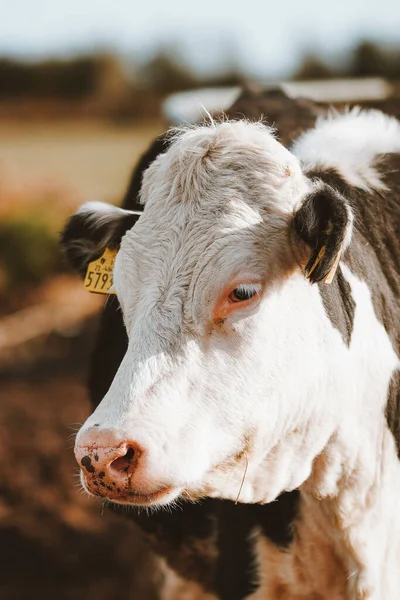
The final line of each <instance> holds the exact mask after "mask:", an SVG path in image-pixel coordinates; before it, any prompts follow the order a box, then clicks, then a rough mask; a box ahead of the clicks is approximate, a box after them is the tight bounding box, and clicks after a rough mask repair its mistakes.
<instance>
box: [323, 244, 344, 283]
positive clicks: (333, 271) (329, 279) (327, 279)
mask: <svg viewBox="0 0 400 600" xmlns="http://www.w3.org/2000/svg"><path fill="white" fill-rule="evenodd" d="M342 245H343V244H340V248H339V252H338V253H337V254H336V258H335V262H334V263H333V265H332V267H331V270H330V271H329V273H328V275H327V276H326V277H325V279H324V283H332V281H333V278H334V277H335V274H336V271H337V268H338V265H339V260H340V257H341V255H342Z"/></svg>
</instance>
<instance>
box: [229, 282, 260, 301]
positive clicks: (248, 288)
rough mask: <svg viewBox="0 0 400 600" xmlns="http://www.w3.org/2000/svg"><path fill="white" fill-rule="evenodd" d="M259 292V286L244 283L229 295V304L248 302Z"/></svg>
mask: <svg viewBox="0 0 400 600" xmlns="http://www.w3.org/2000/svg"><path fill="white" fill-rule="evenodd" d="M259 291H260V289H259V286H257V285H254V284H250V283H242V284H241V285H238V286H237V287H235V289H234V290H232V291H231V293H230V294H229V302H247V301H248V300H251V299H252V298H254V296H256V295H257V294H258V293H259Z"/></svg>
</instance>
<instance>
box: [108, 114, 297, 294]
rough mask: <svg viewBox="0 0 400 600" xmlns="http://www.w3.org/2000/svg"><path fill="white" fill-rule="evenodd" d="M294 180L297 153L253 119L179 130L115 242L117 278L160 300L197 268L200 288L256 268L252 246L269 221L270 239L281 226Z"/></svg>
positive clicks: (182, 286)
mask: <svg viewBox="0 0 400 600" xmlns="http://www.w3.org/2000/svg"><path fill="white" fill-rule="evenodd" d="M301 184H302V174H301V170H300V167H299V165H298V163H297V159H296V158H295V157H294V156H293V155H292V154H291V153H290V152H289V151H287V150H286V149H285V148H284V147H283V146H281V144H279V143H278V142H277V141H276V140H275V138H274V137H273V135H272V134H271V131H270V130H269V129H268V128H266V127H265V126H263V125H261V124H259V123H257V124H251V123H243V122H238V123H223V124H220V125H218V126H214V127H211V126H209V127H198V128H195V129H191V130H188V131H185V132H184V133H182V134H180V135H179V136H178V137H177V138H176V139H175V141H173V143H172V145H171V147H170V148H169V150H168V151H167V152H165V153H164V154H162V155H160V156H159V157H158V158H157V159H156V160H155V161H154V162H153V163H152V165H151V166H150V167H149V169H148V170H147V171H146V173H145V175H144V178H143V186H142V192H141V197H142V201H143V203H144V205H145V208H144V212H143V215H142V216H141V217H140V219H139V221H138V222H137V223H136V224H135V226H134V227H133V228H132V230H131V231H129V232H127V234H126V235H125V237H124V239H123V241H122V244H121V251H120V260H119V264H120V265H122V266H123V269H119V270H118V271H117V277H118V276H120V274H121V272H123V277H124V278H126V281H127V282H131V283H132V285H135V284H137V285H138V286H140V288H141V290H142V291H141V292H138V293H141V294H144V292H143V290H144V289H145V290H146V292H145V294H146V296H147V302H150V299H149V297H150V295H151V294H153V295H154V299H153V300H154V302H157V303H158V304H159V298H161V297H162V298H164V300H165V302H168V299H169V297H170V296H169V293H170V292H171V294H173V296H174V298H175V299H176V298H179V297H182V298H183V297H184V296H185V294H186V291H187V289H188V287H189V286H191V285H192V284H193V280H197V276H198V273H200V272H206V273H208V277H207V278H203V279H202V280H201V281H202V282H203V284H202V285H203V288H204V289H205V288H206V287H207V286H208V285H209V283H210V281H211V282H212V285H214V286H215V285H219V284H221V285H222V284H223V283H227V281H226V280H227V279H228V278H229V277H230V276H232V275H233V274H235V271H239V272H240V270H241V269H242V271H241V272H242V273H243V274H244V272H243V267H246V268H247V269H248V271H249V272H250V271H251V272H252V273H253V274H257V269H258V270H259V271H261V270H262V269H263V268H264V269H265V257H263V264H259V263H260V262H261V261H260V256H259V255H258V256H257V253H255V252H254V249H255V248H260V245H261V243H264V242H268V226H272V229H273V231H274V236H275V237H276V231H277V230H278V229H279V227H281V228H282V229H283V228H284V227H285V225H286V224H287V219H288V215H291V214H292V209H293V204H294V202H295V200H297V199H298V196H299V189H300V188H301ZM258 254H259V253H258ZM127 285H128V284H125V286H124V287H125V290H126V289H127ZM156 296H157V300H156Z"/></svg>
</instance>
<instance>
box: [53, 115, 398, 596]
mask: <svg viewBox="0 0 400 600" xmlns="http://www.w3.org/2000/svg"><path fill="white" fill-rule="evenodd" d="M153 151H154V154H155V155H157V156H154V159H155V160H152V161H151V164H150V166H148V168H147V169H146V170H145V171H144V174H143V180H141V177H142V175H141V169H140V167H139V169H138V171H137V173H136V176H135V177H134V180H133V184H132V187H131V192H130V193H129V194H128V196H127V198H126V203H125V208H124V209H123V210H121V209H115V208H111V207H109V206H107V205H102V204H99V203H95V204H92V203H89V204H87V205H84V206H83V207H82V208H81V209H80V211H79V212H78V213H77V214H76V215H75V216H74V217H72V218H71V220H70V222H69V224H68V225H67V227H66V229H65V232H64V236H63V243H64V246H65V248H66V251H67V256H69V258H70V261H71V262H72V264H73V265H74V266H75V267H76V268H77V269H78V270H80V271H82V272H83V271H84V270H85V268H86V266H87V263H88V261H89V260H91V259H93V258H96V257H97V256H99V255H100V254H101V252H102V251H103V250H104V247H105V246H111V247H113V246H115V247H118V248H119V251H118V254H117V259H116V263H115V268H114V282H115V290H116V293H117V298H116V299H114V300H113V301H112V302H111V303H110V304H109V305H108V306H107V307H106V312H105V314H104V318H103V326H102V331H101V334H100V337H99V343H98V346H97V349H96V360H95V361H94V365H96V366H95V368H94V369H93V371H92V376H91V382H92V383H91V387H92V394H93V397H94V399H95V403H96V404H98V406H97V408H96V409H95V410H94V412H93V414H92V415H91V416H90V417H89V418H88V420H87V421H86V423H85V424H84V426H83V427H82V428H81V430H80V432H79V433H78V436H77V439H76V447H75V453H76V456H77V460H78V462H79V463H80V466H81V468H82V483H83V485H84V487H85V489H86V490H87V491H88V492H89V493H92V494H94V495H99V496H102V497H105V498H108V499H110V500H111V501H112V502H114V503H116V504H122V505H124V504H128V505H140V506H143V505H145V506H156V507H157V506H163V505H170V504H173V503H174V502H176V501H178V502H179V503H180V504H181V502H182V501H184V502H185V504H184V510H183V512H180V511H177V513H176V514H175V515H171V516H169V515H165V514H162V513H156V514H154V515H152V516H150V517H148V518H143V519H142V525H143V526H144V527H145V528H147V529H148V530H150V531H151V530H152V529H153V531H155V532H157V528H159V529H158V533H159V536H160V537H161V538H164V539H165V540H166V543H167V545H168V537H169V534H170V538H171V539H170V543H171V547H173V546H174V541H173V540H174V536H175V534H176V532H177V531H178V532H179V533H178V537H179V542H177V547H179V549H180V550H181V549H182V547H183V546H184V544H185V543H186V544H187V548H192V550H191V552H192V554H191V556H192V557H196V551H195V548H196V547H199V543H198V542H199V540H201V542H202V547H203V549H204V548H206V549H208V550H205V551H203V552H199V553H198V555H197V557H196V558H193V562H194V563H195V564H196V560H198V561H199V564H200V565H202V566H203V567H204V573H205V575H204V583H205V585H206V587H207V588H208V589H210V590H211V591H213V592H214V593H215V594H216V597H219V598H223V599H228V598H229V599H230V600H233V599H234V598H253V599H254V600H256V599H257V600H258V599H260V600H261V599H265V600H276V599H278V598H280V599H286V598H287V599H291V598H292V599H303V598H304V599H306V598H315V599H317V598H320V599H321V600H322V599H329V600H335V599H336V598H337V599H339V598H340V599H342V598H346V599H347V598H349V599H353V598H354V599H357V600H361V599H367V598H368V599H370V600H378V599H382V598H385V600H392V599H393V600H394V599H395V598H396V599H397V598H398V597H399V594H400V570H399V568H398V565H399V564H400V512H399V510H398V508H399V502H400V464H399V459H398V454H399V451H398V446H399V444H400V436H399V375H398V374H399V356H400V343H399V341H400V335H399V334H400V323H399V313H400V308H399V295H400V282H399V258H400V250H399V237H398V236H399V224H400V207H399V201H400V188H399V184H400V174H399V167H400V125H399V123H398V122H397V121H396V120H395V119H393V118H390V117H387V116H385V115H383V114H382V113H380V112H378V111H358V110H353V111H350V112H347V113H343V114H332V115H330V116H327V117H325V118H320V119H319V120H318V121H317V123H316V125H315V126H314V127H312V128H310V129H309V130H308V131H306V132H304V133H302V134H301V135H300V136H299V137H298V138H297V139H296V140H295V142H294V144H293V145H292V147H291V148H290V149H286V148H285V147H284V146H283V145H282V144H281V143H279V142H278V141H277V139H276V137H275V136H274V133H273V132H272V131H271V130H270V129H269V128H268V127H267V126H265V125H263V124H261V123H252V122H249V121H246V120H244V119H241V120H238V121H232V122H231V121H225V122H222V123H217V124H214V123H212V122H211V123H209V124H207V125H202V126H197V127H193V128H189V129H185V130H182V131H180V132H178V133H176V134H175V136H174V137H172V138H166V139H165V140H164V139H163V140H160V141H159V142H158V146H157V144H156V146H155V148H153ZM151 158H153V157H151ZM148 159H149V157H147V160H148ZM144 160H145V161H146V159H144ZM149 162H150V161H149ZM142 166H143V165H142ZM139 189H140V192H139ZM132 190H136V192H139V196H140V204H141V206H142V208H143V213H142V215H141V216H140V217H139V218H138V216H137V215H135V214H132V213H131V212H130V210H137V208H138V204H137V200H138V197H137V195H136V192H135V193H132ZM336 269H337V270H336ZM326 280H332V282H331V283H324V281H326ZM118 304H120V306H121V309H122V313H119V312H118V311H117V310H116V308H117V306H118ZM122 318H123V320H124V325H122ZM123 327H124V328H125V331H126V334H127V335H126V337H125V333H124V329H123ZM103 367H104V368H105V372H106V373H108V381H106V380H107V377H106V378H105V379H103V380H102V378H103V374H101V373H100V371H101V370H102V369H103ZM114 374H115V377H114V379H113V381H112V382H111V379H112V377H113V376H114ZM108 388H109V389H108ZM100 400H101V401H100ZM204 498H207V500H202V504H200V505H198V504H190V502H193V501H197V500H199V499H204ZM236 501H238V502H239V503H240V504H238V505H235V502H236ZM236 515H237V517H236ZM168 519H170V521H168ZM186 527H187V530H186ZM230 528H232V529H233V531H234V535H233V536H232V535H231V531H230ZM231 537H232V538H233V541H230V538H231ZM235 537H236V542H235ZM193 540H194V541H193ZM191 544H192V546H191ZM232 548H237V549H238V555H239V556H238V558H239V560H238V561H237V563H238V565H239V567H238V565H235V564H234V563H231V564H230V565H229V560H226V559H227V557H228V556H229V555H230V557H232V552H230V550H232ZM171 553H173V552H171ZM189 554H190V550H189ZM233 554H234V553H233ZM189 562H190V561H189ZM197 566H198V565H197ZM240 566H241V567H242V568H241V569H240ZM232 567H233V568H232ZM236 569H238V571H237V572H236ZM192 570H193V573H190V567H189V568H188V575H187V576H189V577H191V576H193V577H198V578H199V579H201V575H200V576H199V575H198V574H196V573H195V571H196V567H193V569H192ZM235 580H236V582H235Z"/></svg>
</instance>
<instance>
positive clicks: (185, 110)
mask: <svg viewBox="0 0 400 600" xmlns="http://www.w3.org/2000/svg"><path fill="white" fill-rule="evenodd" d="M262 87H263V89H264V90H265V91H268V90H269V89H271V90H272V89H276V88H277V87H278V88H280V89H281V90H282V91H283V92H285V94H286V95H287V96H289V97H290V98H299V97H302V98H310V99H311V100H314V101H315V102H326V103H331V102H332V103H334V102H360V101H368V100H370V101H372V100H384V99H385V98H388V97H389V96H390V95H391V93H392V91H393V90H392V86H391V85H390V83H389V82H387V81H386V80H385V79H381V78H379V77H371V78H367V79H327V80H321V81H290V82H289V81H288V82H279V83H277V84H273V85H271V84H268V85H265V86H262ZM240 91H241V88H240V87H229V88H200V89H198V90H190V91H188V92H179V93H176V94H172V95H171V96H168V98H166V100H165V101H164V103H163V116H164V118H165V119H166V120H167V121H168V122H169V123H171V124H172V125H178V124H179V123H195V122H196V121H198V120H199V119H201V118H202V117H204V116H205V115H206V111H207V112H209V113H211V114H213V113H215V112H218V111H221V110H227V109H228V108H229V107H230V106H231V105H232V104H233V103H234V101H235V100H236V98H237V97H238V96H239V94H240Z"/></svg>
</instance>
